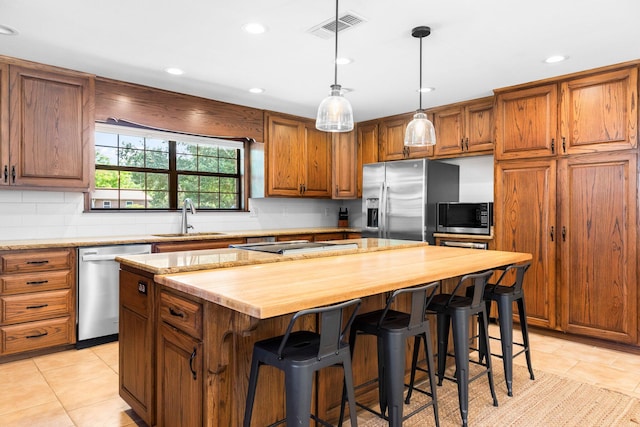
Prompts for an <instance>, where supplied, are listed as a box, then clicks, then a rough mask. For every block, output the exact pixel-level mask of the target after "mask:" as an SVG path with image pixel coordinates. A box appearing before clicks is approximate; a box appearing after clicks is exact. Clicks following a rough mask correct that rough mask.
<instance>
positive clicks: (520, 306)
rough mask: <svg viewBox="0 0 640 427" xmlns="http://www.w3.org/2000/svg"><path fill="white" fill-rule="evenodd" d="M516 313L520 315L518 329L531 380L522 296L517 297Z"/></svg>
mask: <svg viewBox="0 0 640 427" xmlns="http://www.w3.org/2000/svg"><path fill="white" fill-rule="evenodd" d="M518 314H519V315H520V331H521V332H522V344H523V345H524V348H525V352H524V355H525V357H526V358H527V368H529V376H530V378H531V379H532V380H534V379H535V377H534V376H533V368H532V367H531V351H530V350H529V348H530V347H529V328H528V326H527V311H526V309H525V303H524V298H519V299H518Z"/></svg>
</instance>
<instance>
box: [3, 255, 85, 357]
mask: <svg viewBox="0 0 640 427" xmlns="http://www.w3.org/2000/svg"><path fill="white" fill-rule="evenodd" d="M75 262H76V257H75V251H73V250H72V249H50V250H25V251H15V252H11V251H7V252H0V356H4V355H15V354H18V353H24V352H29V351H33V350H40V349H45V348H48V347H56V346H63V345H67V344H73V343H75V319H76V317H75V301H76V300H75Z"/></svg>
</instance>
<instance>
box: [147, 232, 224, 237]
mask: <svg viewBox="0 0 640 427" xmlns="http://www.w3.org/2000/svg"><path fill="white" fill-rule="evenodd" d="M221 234H224V233H220V232H217V231H203V232H201V233H167V234H153V236H156V237H188V236H192V237H202V236H219V235H221Z"/></svg>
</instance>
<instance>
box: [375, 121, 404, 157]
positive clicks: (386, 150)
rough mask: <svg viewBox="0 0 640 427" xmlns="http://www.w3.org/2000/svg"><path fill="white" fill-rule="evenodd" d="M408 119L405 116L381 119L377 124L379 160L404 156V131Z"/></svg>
mask: <svg viewBox="0 0 640 427" xmlns="http://www.w3.org/2000/svg"><path fill="white" fill-rule="evenodd" d="M407 123H409V121H408V120H407V119H406V118H405V117H400V118H398V117H395V118H390V119H383V120H381V121H380V124H379V125H378V132H379V134H378V135H379V137H380V151H379V158H380V161H381V162H386V161H388V160H401V159H404V158H405V156H406V150H405V147H404V133H405V131H406V129H407Z"/></svg>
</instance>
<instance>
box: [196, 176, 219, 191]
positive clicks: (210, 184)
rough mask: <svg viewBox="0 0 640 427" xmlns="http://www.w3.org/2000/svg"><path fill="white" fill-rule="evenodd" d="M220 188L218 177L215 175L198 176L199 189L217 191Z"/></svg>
mask: <svg viewBox="0 0 640 427" xmlns="http://www.w3.org/2000/svg"><path fill="white" fill-rule="evenodd" d="M219 189H220V178H218V177H217V176H203V177H201V178H200V191H206V192H209V193H217V192H218V191H219Z"/></svg>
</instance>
